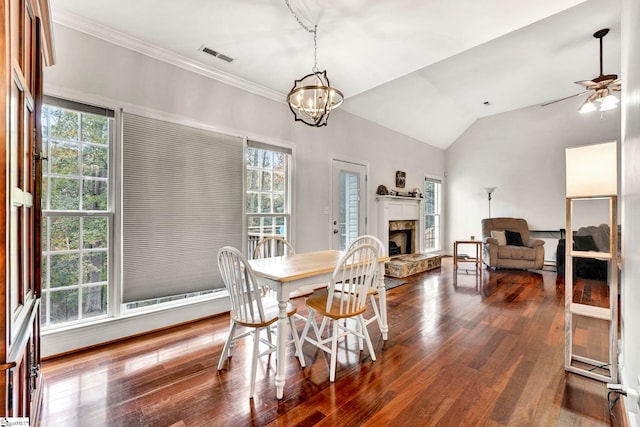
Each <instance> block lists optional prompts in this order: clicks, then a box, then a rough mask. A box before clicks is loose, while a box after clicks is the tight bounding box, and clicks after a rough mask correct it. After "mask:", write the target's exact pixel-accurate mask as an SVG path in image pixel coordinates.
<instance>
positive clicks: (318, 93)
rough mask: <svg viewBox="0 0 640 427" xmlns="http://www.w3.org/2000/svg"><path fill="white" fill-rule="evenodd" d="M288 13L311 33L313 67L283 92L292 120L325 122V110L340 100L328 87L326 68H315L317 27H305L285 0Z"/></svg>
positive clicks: (336, 104)
mask: <svg viewBox="0 0 640 427" xmlns="http://www.w3.org/2000/svg"><path fill="white" fill-rule="evenodd" d="M285 3H286V5H287V7H288V8H289V11H290V12H291V14H292V15H293V16H294V18H296V20H297V21H298V24H300V26H301V27H302V28H304V29H305V30H307V31H308V32H310V33H313V68H312V69H311V74H307V75H306V76H304V77H302V78H301V79H300V80H295V81H294V83H293V88H292V89H291V91H290V92H289V94H288V95H287V103H288V104H289V108H290V109H291V112H292V113H293V115H294V117H295V119H296V121H301V122H302V123H304V124H307V125H309V126H314V127H321V126H326V125H327V120H328V119H329V113H331V111H332V110H334V109H336V108H338V107H339V106H340V105H341V104H342V102H343V101H344V96H343V95H342V92H340V91H339V90H338V89H336V88H333V87H331V84H330V83H329V78H328V77H327V71H326V70H325V71H318V26H317V25H315V26H314V27H313V28H309V27H308V26H306V25H304V24H303V23H302V21H301V20H300V18H298V16H297V15H296V14H295V12H294V11H293V9H292V8H291V5H290V4H289V1H288V0H285Z"/></svg>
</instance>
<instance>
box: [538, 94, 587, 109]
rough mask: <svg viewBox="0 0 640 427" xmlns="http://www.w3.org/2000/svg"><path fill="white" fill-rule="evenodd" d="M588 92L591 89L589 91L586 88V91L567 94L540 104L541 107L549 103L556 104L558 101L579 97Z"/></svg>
mask: <svg viewBox="0 0 640 427" xmlns="http://www.w3.org/2000/svg"><path fill="white" fill-rule="evenodd" d="M587 92H589V91H588V90H585V91H583V92H580V93H576V94H575V95H569V96H565V97H564V98H560V99H556V100H555V101H549V102H545V103H544V104H540V106H541V107H546V106H547V105H550V104H555V103H556V102H560V101H564V100H565V99H570V98H575V97H577V96H580V95H584V94H585V93H587Z"/></svg>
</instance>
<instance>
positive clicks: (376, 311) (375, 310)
mask: <svg viewBox="0 0 640 427" xmlns="http://www.w3.org/2000/svg"><path fill="white" fill-rule="evenodd" d="M369 297H370V298H371V306H372V307H373V313H374V315H373V317H375V319H376V320H377V321H378V328H380V332H382V319H381V318H380V310H379V309H378V303H376V297H375V296H373V295H369Z"/></svg>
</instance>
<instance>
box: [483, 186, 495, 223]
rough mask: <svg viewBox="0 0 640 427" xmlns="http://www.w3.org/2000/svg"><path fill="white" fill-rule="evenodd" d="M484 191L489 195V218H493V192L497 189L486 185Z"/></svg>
mask: <svg viewBox="0 0 640 427" xmlns="http://www.w3.org/2000/svg"><path fill="white" fill-rule="evenodd" d="M484 191H486V192H487V194H488V195H489V216H488V217H487V218H491V193H493V192H494V191H496V187H484Z"/></svg>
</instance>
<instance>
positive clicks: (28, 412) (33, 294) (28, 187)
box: [0, 0, 48, 423]
mask: <svg viewBox="0 0 640 427" xmlns="http://www.w3.org/2000/svg"><path fill="white" fill-rule="evenodd" d="M36 1H37V0H34V1H32V0H2V3H1V6H0V19H2V21H3V32H2V34H1V35H0V36H1V37H2V39H0V54H1V55H2V58H3V61H2V64H3V67H2V69H1V70H0V76H2V80H3V83H2V89H1V91H0V95H1V96H2V99H3V100H4V102H3V103H2V105H1V106H0V112H2V113H4V114H3V116H4V120H3V121H2V124H0V135H1V136H2V140H3V143H2V145H1V146H0V173H1V174H2V177H3V182H4V183H5V185H3V186H2V189H0V200H2V202H3V204H4V209H3V211H2V216H1V219H2V223H1V224H0V235H1V236H0V237H1V238H2V240H1V243H0V245H2V246H1V247H0V248H1V250H0V261H1V262H0V273H1V274H2V277H3V284H4V286H2V287H1V288H0V292H1V294H0V299H2V305H1V306H0V313H1V316H0V321H1V322H2V326H3V327H2V332H3V340H2V357H3V358H4V360H3V361H2V363H0V367H2V368H3V373H4V375H1V376H0V385H1V386H0V394H1V395H2V397H3V401H4V405H3V407H2V408H1V409H0V415H2V416H8V417H29V418H31V421H32V423H34V422H35V415H36V413H37V408H38V405H39V401H40V398H39V393H40V388H41V387H39V385H40V383H41V378H40V375H39V367H40V316H39V313H40V306H39V296H40V265H39V264H40V243H39V240H40V224H39V219H40V190H39V186H40V172H39V169H40V162H38V161H37V155H36V153H39V152H40V147H39V144H40V142H39V141H40V139H39V137H37V129H39V120H38V117H39V114H40V105H41V102H42V64H43V54H42V49H41V46H40V41H41V32H40V20H39V18H38V14H39V13H40V12H41V9H40V6H41V4H42V3H41V2H36ZM46 16H47V17H48V10H47V12H46Z"/></svg>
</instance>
